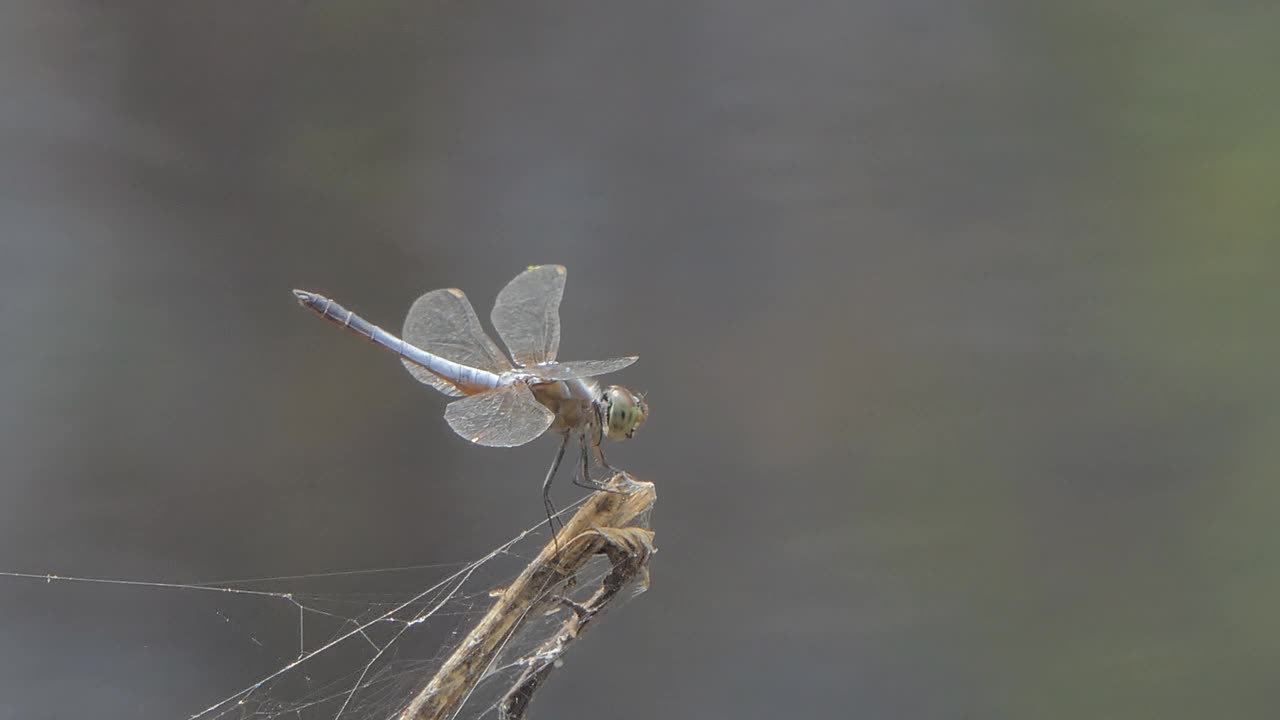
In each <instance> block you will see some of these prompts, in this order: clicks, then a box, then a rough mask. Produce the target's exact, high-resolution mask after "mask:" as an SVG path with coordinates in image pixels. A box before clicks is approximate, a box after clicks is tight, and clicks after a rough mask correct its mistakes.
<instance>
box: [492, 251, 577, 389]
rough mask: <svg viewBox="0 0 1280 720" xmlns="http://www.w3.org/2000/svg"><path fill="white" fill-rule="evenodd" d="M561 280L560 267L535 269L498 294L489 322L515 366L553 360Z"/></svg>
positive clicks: (518, 276) (551, 266) (556, 342)
mask: <svg viewBox="0 0 1280 720" xmlns="http://www.w3.org/2000/svg"><path fill="white" fill-rule="evenodd" d="M564 280H565V269H564V266H563V265H535V266H533V267H531V268H529V269H528V270H525V271H524V272H522V273H520V274H519V275H517V276H516V278H515V279H514V280H512V281H511V282H509V283H507V286H506V287H504V288H502V292H500V293H498V300H497V302H495V303H494V305H493V314H491V315H490V316H489V319H490V320H492V321H493V326H494V327H495V328H497V330H498V335H499V336H501V337H502V341H503V342H504V343H506V344H507V350H509V351H511V359H513V360H515V361H516V364H517V365H526V366H527V365H538V364H540V363H545V362H550V361H552V360H555V359H556V352H557V351H559V350H560V298H561V297H562V296H563V295H564Z"/></svg>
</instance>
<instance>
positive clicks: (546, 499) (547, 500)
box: [542, 433, 569, 535]
mask: <svg viewBox="0 0 1280 720" xmlns="http://www.w3.org/2000/svg"><path fill="white" fill-rule="evenodd" d="M568 445H569V433H565V434H564V437H563V438H562V439H561V440H560V448H559V449H558V450H556V457H555V459H554V460H552V461H551V468H550V469H549V470H547V479H546V480H543V481H542V507H543V509H544V510H546V511H547V528H548V529H550V530H551V534H552V535H555V533H556V522H555V520H556V506H555V505H554V504H553V503H552V502H551V481H552V480H555V478H556V470H559V469H560V461H561V460H563V459H564V449H565V447H566V446H568Z"/></svg>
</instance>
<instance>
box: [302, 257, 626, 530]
mask: <svg viewBox="0 0 1280 720" xmlns="http://www.w3.org/2000/svg"><path fill="white" fill-rule="evenodd" d="M566 275H567V272H566V270H565V268H564V266H562V265H535V266H531V267H529V268H528V269H527V270H525V271H524V272H522V273H520V274H519V275H517V276H516V277H515V279H513V280H512V281H511V282H509V283H507V286H506V287H504V288H503V289H502V292H500V293H498V299H497V301H496V302H495V303H494V306H493V312H492V313H491V314H490V316H489V319H490V321H491V322H492V324H493V327H494V329H496V330H497V331H498V335H499V336H500V337H501V338H502V341H503V343H505V344H506V347H507V350H508V351H509V352H510V354H511V357H510V359H509V360H508V358H507V356H506V355H504V354H503V353H502V351H501V350H499V349H498V346H497V344H496V343H494V341H493V339H492V338H490V337H489V334H488V333H487V332H486V331H485V330H484V328H483V327H482V326H481V325H480V320H479V318H477V317H476V313H475V310H473V309H472V307H471V303H470V302H469V301H468V300H467V296H466V295H465V294H463V292H462V291H461V290H458V289H457V288H446V289H442V290H432V291H431V292H428V293H426V294H425V295H423V296H422V297H419V298H418V299H417V300H416V301H415V302H414V303H413V305H412V306H411V307H410V308H409V313H408V315H407V316H406V317H405V321H404V328H403V330H402V331H401V336H400V337H396V336H395V335H392V334H391V333H389V332H387V331H386V330H383V329H382V328H380V327H378V326H377V325H374V324H373V323H370V322H369V321H368V320H365V319H364V318H362V317H360V316H359V315H357V314H355V313H354V312H352V311H350V310H348V309H346V308H345V307H343V306H342V305H339V304H338V303H337V302H335V301H333V300H331V299H329V298H327V297H325V296H323V295H319V294H317V293H313V292H309V291H306V290H294V291H293V294H294V296H295V297H296V298H297V299H298V302H299V303H300V304H301V305H302V306H303V307H305V308H307V309H309V310H311V311H313V312H315V313H316V314H317V315H319V316H320V317H322V318H324V319H325V320H328V321H329V322H332V323H334V324H336V325H338V326H340V327H343V328H346V329H347V330H350V331H351V332H353V333H355V334H357V335H360V336H361V337H364V338H366V339H368V340H370V341H372V342H374V343H376V344H377V345H380V346H381V347H383V348H385V349H387V350H389V351H391V352H392V353H395V354H396V355H398V356H399V357H400V360H401V362H403V363H404V366H405V368H406V369H407V370H408V371H409V374H410V375H412V376H413V377H414V379H416V380H417V381H419V382H421V383H423V384H426V385H429V386H431V387H432V388H435V389H436V390H438V391H440V392H441V393H443V394H444V395H446V396H448V397H451V398H456V399H455V400H453V401H452V402H450V403H449V404H448V405H447V406H446V407H445V412H444V419H445V421H446V422H448V424H449V427H450V428H452V429H453V431H454V432H455V433H457V434H458V435H460V436H462V437H463V438H465V439H467V440H469V441H471V442H473V443H475V444H477V445H483V446H486V447H516V446H519V445H524V444H526V443H529V442H531V441H533V440H534V439H536V438H538V437H540V436H542V435H543V434H544V433H546V432H547V431H548V430H550V431H552V432H555V433H558V434H559V435H560V437H561V439H560V446H559V449H558V450H557V451H556V454H555V457H554V459H553V460H552V462H551V467H550V468H549V469H548V470H547V475H546V478H545V479H544V480H543V483H542V502H543V506H544V508H545V509H546V511H547V520H548V522H551V519H552V518H553V517H554V516H555V506H554V505H553V504H552V502H551V482H552V480H553V479H554V478H555V475H556V471H557V470H558V469H559V468H560V464H561V461H562V460H563V459H564V455H565V450H566V448H567V447H568V445H569V441H570V439H572V438H576V439H577V440H578V445H579V447H580V450H581V452H580V460H581V478H582V480H581V482H580V481H579V480H578V478H577V477H575V478H574V484H576V485H580V486H582V487H587V488H590V489H594V490H600V489H605V488H604V487H603V485H602V484H601V483H599V482H596V481H594V480H592V478H591V474H590V468H589V459H588V449H589V448H590V449H592V450H594V451H595V457H596V461H597V462H598V463H599V465H600V466H601V467H602V468H604V469H605V470H607V471H609V472H611V473H616V472H617V470H616V469H615V468H613V467H612V466H610V465H609V463H608V462H607V461H606V460H605V457H604V451H603V449H602V448H601V444H602V442H603V440H605V439H608V440H613V441H620V440H628V439H630V438H632V437H633V436H634V435H635V433H636V431H637V430H639V429H640V427H641V426H642V425H644V423H645V419H646V418H647V417H648V414H649V406H648V404H647V403H646V402H645V400H644V397H643V396H641V395H638V394H636V393H634V392H632V391H630V390H628V389H627V388H625V387H622V386H620V385H609V386H603V387H602V386H601V385H600V384H599V383H598V382H597V381H596V379H595V378H597V377H599V376H601V375H605V374H608V373H611V372H615V371H618V370H621V369H623V368H625V367H628V366H629V365H631V364H632V363H634V362H635V361H636V360H637V359H639V358H637V357H636V356H634V355H628V356H624V357H616V358H611V359H608V360H586V361H571V362H559V361H557V360H556V354H557V352H558V351H559V349H560V300H561V298H562V297H563V295H564V285H565V278H566Z"/></svg>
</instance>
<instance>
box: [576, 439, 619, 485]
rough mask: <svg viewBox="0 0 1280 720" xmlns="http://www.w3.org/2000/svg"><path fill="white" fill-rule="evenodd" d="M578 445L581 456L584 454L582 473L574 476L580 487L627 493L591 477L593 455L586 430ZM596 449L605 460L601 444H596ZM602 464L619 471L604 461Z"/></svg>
mask: <svg viewBox="0 0 1280 720" xmlns="http://www.w3.org/2000/svg"><path fill="white" fill-rule="evenodd" d="M578 446H579V449H580V450H581V456H582V470H581V473H582V474H581V475H580V476H579V475H575V476H574V478H573V484H574V485H577V486H578V487H582V488H586V489H588V490H602V491H604V492H611V493H621V494H626V493H625V492H624V491H622V490H619V489H617V488H614V487H609V486H608V485H605V484H604V483H602V482H600V481H599V480H596V479H595V478H593V477H591V456H590V454H589V453H588V451H587V434H586V433H585V432H584V433H582V434H581V435H580V436H578ZM595 449H596V453H597V456H598V457H599V458H600V459H601V460H602V461H603V459H604V456H603V455H600V454H599V453H600V446H599V445H596V446H595ZM601 465H603V466H604V467H605V468H606V469H607V470H609V472H611V473H615V474H616V473H617V472H618V471H617V470H614V469H613V468H612V467H609V465H608V464H606V463H604V462H601ZM579 477H581V480H579Z"/></svg>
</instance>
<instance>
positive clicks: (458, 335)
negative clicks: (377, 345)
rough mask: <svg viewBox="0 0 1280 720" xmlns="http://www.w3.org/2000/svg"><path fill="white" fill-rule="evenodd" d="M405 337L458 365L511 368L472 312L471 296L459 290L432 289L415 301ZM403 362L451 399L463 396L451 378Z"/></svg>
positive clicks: (406, 361) (405, 326)
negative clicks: (468, 297)
mask: <svg viewBox="0 0 1280 720" xmlns="http://www.w3.org/2000/svg"><path fill="white" fill-rule="evenodd" d="M401 337H403V338H404V341H405V342H407V343H410V344H413V345H417V346H418V347H420V348H422V349H423V350H426V351H428V352H431V353H435V354H436V355H439V356H440V357H443V358H446V359H448V360H452V361H454V362H456V363H461V364H463V365H470V366H471V367H474V368H479V369H481V370H491V371H493V372H497V373H500V372H503V371H506V370H510V369H511V363H510V362H508V361H507V358H506V356H505V355H503V354H502V351H501V350H499V349H498V346H497V345H496V344H494V342H493V339H492V338H490V337H489V335H488V333H486V332H485V331H484V328H483V327H481V326H480V318H478V317H476V311H475V310H473V309H471V303H470V302H467V296H466V295H464V294H463V292H462V291H461V290H458V289H457V288H449V289H447V290H432V291H431V292H429V293H427V294H426V295H423V296H422V297H420V298H418V299H417V300H416V301H414V303H413V306H412V307H410V308H409V314H408V315H407V316H405V319H404V330H403V331H402V333H401ZM402 362H404V366H405V369H407V370H408V371H409V373H410V374H411V375H413V377H414V378H416V379H417V380H418V382H422V383H426V384H427V385H430V386H431V387H433V388H435V389H437V390H439V391H440V392H442V393H444V394H445V395H449V396H451V397H461V396H462V395H463V393H462V392H461V391H460V390H458V388H457V387H455V386H454V384H453V383H451V382H449V381H448V380H447V379H445V378H442V377H440V376H439V375H436V374H435V373H433V372H431V371H430V370H427V369H426V368H424V367H422V366H420V365H416V364H414V363H411V362H409V361H408V360H403V361H402Z"/></svg>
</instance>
